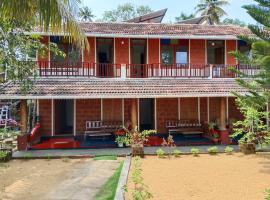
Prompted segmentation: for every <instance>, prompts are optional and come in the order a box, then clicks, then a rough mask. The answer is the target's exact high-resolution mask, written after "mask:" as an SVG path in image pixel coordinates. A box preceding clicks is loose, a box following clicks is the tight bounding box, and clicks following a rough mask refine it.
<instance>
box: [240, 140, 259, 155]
mask: <svg viewBox="0 0 270 200" xmlns="http://www.w3.org/2000/svg"><path fill="white" fill-rule="evenodd" d="M238 146H239V150H240V151H241V152H242V153H244V154H255V153H256V145H255V144H254V143H240V144H239V145H238Z"/></svg>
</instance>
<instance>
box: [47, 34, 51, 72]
mask: <svg viewBox="0 0 270 200" xmlns="http://www.w3.org/2000/svg"><path fill="white" fill-rule="evenodd" d="M50 42H51V37H50V36H48V49H49V53H48V61H49V63H48V67H49V68H50V67H51V48H50Z"/></svg>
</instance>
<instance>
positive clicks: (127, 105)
mask: <svg viewBox="0 0 270 200" xmlns="http://www.w3.org/2000/svg"><path fill="white" fill-rule="evenodd" d="M131 101H132V99H125V100H124V110H125V111H124V122H125V124H126V123H127V122H128V121H130V122H131ZM137 105H138V104H136V110H137Z"/></svg>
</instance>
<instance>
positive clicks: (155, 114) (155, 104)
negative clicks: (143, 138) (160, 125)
mask: <svg viewBox="0 0 270 200" xmlns="http://www.w3.org/2000/svg"><path fill="white" fill-rule="evenodd" d="M154 118H155V122H154V123H155V124H154V125H155V130H156V131H157V99H156V98H155V99H154Z"/></svg>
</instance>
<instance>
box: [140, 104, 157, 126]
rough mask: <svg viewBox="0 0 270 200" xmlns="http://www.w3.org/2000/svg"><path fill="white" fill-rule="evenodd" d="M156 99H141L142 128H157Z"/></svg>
mask: <svg viewBox="0 0 270 200" xmlns="http://www.w3.org/2000/svg"><path fill="white" fill-rule="evenodd" d="M154 116H155V109H154V99H140V130H141V131H143V130H153V129H155V117H154Z"/></svg>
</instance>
